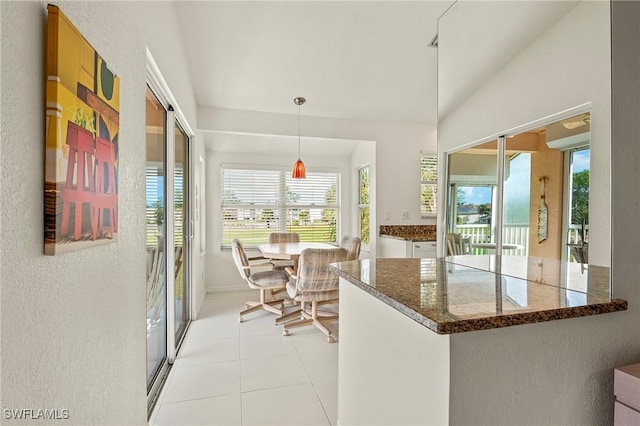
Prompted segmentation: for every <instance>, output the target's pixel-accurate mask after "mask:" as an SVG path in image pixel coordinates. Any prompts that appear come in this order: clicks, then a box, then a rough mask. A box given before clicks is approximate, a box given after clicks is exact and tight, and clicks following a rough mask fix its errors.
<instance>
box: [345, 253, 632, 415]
mask: <svg viewBox="0 0 640 426" xmlns="http://www.w3.org/2000/svg"><path fill="white" fill-rule="evenodd" d="M336 270H337V272H338V274H339V275H340V355H339V363H340V377H339V392H340V395H339V401H340V405H339V421H340V423H342V424H457V423H458V422H457V421H453V420H455V419H452V418H453V417H454V416H459V417H460V418H463V417H464V413H463V414H461V412H464V411H469V410H473V411H474V413H472V414H471V415H470V417H469V418H475V419H476V420H475V421H476V422H477V423H478V424H517V423H518V422H517V419H518V415H519V414H518V413H520V414H522V413H527V412H530V411H533V412H537V414H536V416H534V417H529V418H536V419H542V420H544V419H545V417H544V416H545V415H548V416H549V417H548V418H546V423H547V424H550V423H553V422H560V423H563V424H565V423H566V424H569V423H570V424H576V423H581V420H584V419H589V418H593V416H591V415H590V414H589V413H588V410H586V411H585V414H584V416H585V417H584V419H576V418H575V415H574V414H571V413H573V411H572V410H565V411H566V413H567V414H566V417H565V418H559V417H558V414H557V413H554V412H553V411H552V410H547V411H546V413H547V414H545V408H544V407H546V406H547V405H557V404H560V405H563V404H564V405H566V404H573V403H575V401H574V399H575V398H576V397H577V395H575V391H574V390H572V389H570V388H567V387H570V385H569V382H568V381H567V380H566V379H567V377H572V376H573V375H575V374H584V375H585V376H588V375H589V374H592V372H590V371H588V368H587V367H588V358H589V356H590V355H589V351H590V350H599V349H598V348H595V347H589V345H588V344H587V345H586V346H587V347H586V348H585V349H584V350H583V351H582V350H578V351H576V350H575V349H576V348H566V347H563V335H565V334H566V333H583V334H585V336H588V335H589V333H591V332H593V331H594V330H596V329H597V321H598V318H597V315H600V314H605V313H610V312H616V311H624V310H626V309H627V303H626V302H625V301H624V300H619V299H611V298H610V296H609V295H610V284H609V283H610V279H609V269H608V268H604V267H598V266H593V265H591V266H587V267H582V266H581V265H580V264H576V263H573V264H571V263H562V262H558V261H555V260H549V259H539V258H526V257H518V256H457V257H450V258H446V259H437V260H436V259H376V260H362V261H353V262H345V263H340V264H338V265H337V267H336ZM580 317H581V318H580ZM572 318H573V319H572ZM556 320H562V321H556ZM515 325H518V327H511V326H515ZM585 342H587V343H588V342H589V339H588V338H585ZM540 345H542V346H543V347H544V345H547V347H548V350H547V351H546V352H544V356H542V357H540V356H538V355H535V354H534V353H535V352H534V351H532V350H530V347H531V346H540ZM576 352H578V353H583V355H582V356H581V357H580V356H576V355H575V353H576ZM581 358H582V359H581ZM542 377H544V378H545V380H546V381H547V382H548V383H550V386H551V387H552V388H555V389H556V390H557V392H556V393H555V394H553V393H552V394H547V393H545V390H544V389H542V388H541V387H540V386H539V384H537V382H538V381H540V380H541V378H542ZM545 386H546V385H545ZM365 390H366V391H365ZM590 397H591V398H594V397H596V398H602V397H604V398H607V397H610V396H609V395H604V396H601V395H596V396H590ZM580 404H584V402H580ZM474 407H475V408H474ZM478 407H482V409H480V410H478ZM541 410H542V411H541ZM559 411H560V412H562V410H559ZM474 416H475V417H474ZM542 420H541V421H540V422H541V423H545V421H542ZM460 423H464V422H460ZM583 423H584V422H583ZM586 423H589V422H588V421H587V422H586Z"/></svg>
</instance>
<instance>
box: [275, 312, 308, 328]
mask: <svg viewBox="0 0 640 426" xmlns="http://www.w3.org/2000/svg"><path fill="white" fill-rule="evenodd" d="M301 312H302V309H296V310H295V311H293V312H289V313H288V314H284V315H280V316H279V317H278V318H276V325H280V324H282V323H283V322H287V321H289V320H290V319H291V318H295V317H299V316H300V313H301Z"/></svg>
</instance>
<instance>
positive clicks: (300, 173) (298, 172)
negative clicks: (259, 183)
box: [291, 97, 307, 179]
mask: <svg viewBox="0 0 640 426" xmlns="http://www.w3.org/2000/svg"><path fill="white" fill-rule="evenodd" d="M305 102H306V99H305V98H303V97H297V98H295V99H294V100H293V103H294V104H296V105H298V161H296V164H294V165H293V171H292V172H291V177H292V178H294V179H306V178H307V172H306V171H305V169H304V163H303V162H302V160H301V159H300V105H302V104H303V103H305Z"/></svg>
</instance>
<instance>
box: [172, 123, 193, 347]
mask: <svg viewBox="0 0 640 426" xmlns="http://www.w3.org/2000/svg"><path fill="white" fill-rule="evenodd" d="M174 133H175V136H174V152H175V155H174V159H173V193H174V196H173V226H174V229H173V242H174V246H175V251H174V252H175V259H174V263H175V265H176V266H175V284H174V301H175V315H174V323H175V342H176V347H177V345H178V344H179V343H180V339H181V338H182V336H183V335H184V332H185V331H186V327H187V322H188V319H189V295H190V294H189V286H187V285H185V284H186V277H187V276H188V274H187V271H188V267H189V264H188V263H185V262H184V260H185V259H188V258H189V257H190V256H189V255H188V254H189V253H188V251H189V249H190V247H189V244H187V242H188V238H187V237H188V235H187V234H186V230H187V229H189V222H187V218H188V217H189V210H188V203H186V202H185V200H188V199H189V185H188V183H189V161H188V157H189V138H188V137H187V135H186V134H185V132H184V130H183V129H182V128H181V127H180V125H179V124H178V122H176V123H175V132H174Z"/></svg>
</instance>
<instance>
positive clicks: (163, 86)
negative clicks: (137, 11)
mask: <svg viewBox="0 0 640 426" xmlns="http://www.w3.org/2000/svg"><path fill="white" fill-rule="evenodd" d="M146 59H147V61H146V84H147V86H148V87H149V88H150V89H151V91H152V92H153V93H154V95H155V96H156V97H157V99H158V101H159V102H160V103H161V105H162V106H163V107H164V108H165V110H166V111H167V114H166V127H167V128H166V129H165V133H166V140H165V152H166V156H165V162H166V168H165V194H166V197H165V217H166V221H165V225H166V231H165V232H166V237H165V242H164V244H165V248H164V249H165V256H166V258H165V276H166V286H167V301H166V302H167V360H166V363H165V365H164V366H163V367H162V368H161V369H160V372H159V373H158V375H157V376H156V379H155V382H154V383H153V385H152V386H151V387H150V389H149V391H148V394H147V410H148V412H147V414H148V416H150V415H151V413H152V410H153V407H154V405H155V402H156V400H157V397H158V396H159V393H160V390H161V389H162V386H163V384H164V380H165V379H166V375H167V374H168V371H169V368H170V365H171V364H173V363H174V361H175V359H176V356H177V353H178V349H179V347H180V345H181V344H182V341H183V340H184V336H185V335H186V331H187V329H188V328H189V323H190V322H191V320H192V319H193V318H194V313H193V306H194V300H193V297H194V291H193V285H192V284H193V252H194V251H193V249H192V243H193V229H192V228H193V217H192V215H193V209H192V208H191V206H193V195H192V194H193V179H192V177H193V176H192V173H191V171H192V170H194V168H193V155H192V153H193V148H192V143H193V140H194V135H195V133H194V131H193V129H192V128H191V126H190V125H189V123H188V121H187V119H186V116H185V115H184V113H183V112H182V110H181V109H180V107H179V105H178V103H177V101H176V99H175V97H174V95H173V93H172V92H171V90H170V88H169V86H168V84H167V83H166V81H165V79H164V77H163V76H162V73H161V72H160V69H159V68H158V65H157V64H156V62H155V60H154V59H153V56H152V55H151V52H150V51H149V49H148V48H147V49H146ZM176 126H179V128H180V129H181V130H182V132H183V133H184V134H185V136H186V137H187V152H186V153H185V154H186V158H187V161H188V162H189V164H188V171H189V174H191V175H190V176H188V185H189V187H188V188H187V190H188V191H187V192H188V193H187V197H184V198H183V204H187V205H188V207H187V209H186V210H187V215H186V217H185V219H184V225H185V226H184V230H183V232H184V241H185V244H184V247H183V250H184V252H183V254H182V256H183V259H184V261H183V267H184V268H185V270H184V274H185V275H184V284H185V285H186V286H187V287H188V291H187V294H188V296H187V297H188V308H187V325H186V326H185V327H184V332H183V333H182V335H181V336H180V337H179V338H178V339H176V330H175V302H174V295H175V274H174V273H173V272H172V271H173V269H172V268H168V267H167V266H168V265H174V264H175V244H174V237H173V236H174V230H175V226H174V225H175V222H174V215H175V208H174V207H175V206H174V193H175V182H174V179H175V173H174V171H175V170H174V168H175V129H176Z"/></svg>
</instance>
